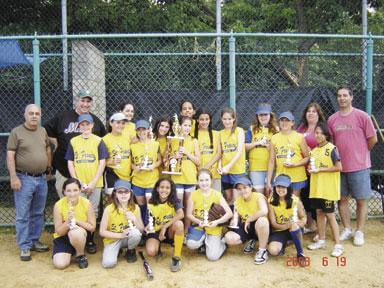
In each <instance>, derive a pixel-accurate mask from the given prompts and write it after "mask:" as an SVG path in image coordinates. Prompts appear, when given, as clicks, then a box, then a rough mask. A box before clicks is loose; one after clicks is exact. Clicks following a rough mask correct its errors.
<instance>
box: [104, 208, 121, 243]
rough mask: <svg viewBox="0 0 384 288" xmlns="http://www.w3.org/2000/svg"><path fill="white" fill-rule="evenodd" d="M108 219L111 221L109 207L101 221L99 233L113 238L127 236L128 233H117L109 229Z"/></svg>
mask: <svg viewBox="0 0 384 288" xmlns="http://www.w3.org/2000/svg"><path fill="white" fill-rule="evenodd" d="M108 221H109V211H108V209H104V213H103V217H102V218H101V221H100V228H99V234H100V236H101V237H104V238H113V239H123V238H125V237H126V233H124V232H123V233H116V232H112V231H108V229H107V227H108Z"/></svg>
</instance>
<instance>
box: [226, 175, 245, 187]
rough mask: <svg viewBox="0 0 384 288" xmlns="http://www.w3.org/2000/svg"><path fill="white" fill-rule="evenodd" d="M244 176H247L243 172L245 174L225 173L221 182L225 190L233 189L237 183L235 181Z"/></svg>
mask: <svg viewBox="0 0 384 288" xmlns="http://www.w3.org/2000/svg"><path fill="white" fill-rule="evenodd" d="M243 177H246V174H245V173H243V174H225V175H222V176H221V183H222V186H223V190H228V189H233V185H235V183H236V182H237V181H238V180H239V179H241V178H243Z"/></svg>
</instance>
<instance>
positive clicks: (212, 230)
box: [191, 189, 223, 236]
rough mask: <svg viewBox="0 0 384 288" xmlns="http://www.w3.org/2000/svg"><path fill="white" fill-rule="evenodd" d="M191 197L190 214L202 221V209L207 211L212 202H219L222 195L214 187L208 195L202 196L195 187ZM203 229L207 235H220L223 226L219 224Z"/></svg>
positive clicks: (199, 228)
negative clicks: (191, 209)
mask: <svg viewBox="0 0 384 288" xmlns="http://www.w3.org/2000/svg"><path fill="white" fill-rule="evenodd" d="M191 197H192V201H193V211H192V215H193V216H195V217H196V218H198V219H200V220H201V221H203V220H204V211H209V209H210V208H211V206H212V204H213V203H215V204H220V200H221V197H223V196H222V195H221V193H220V192H219V191H216V190H214V189H211V191H210V192H209V195H208V196H204V195H203V193H202V192H201V190H200V189H197V190H196V191H194V192H192V195H191ZM196 229H198V230H202V229H203V228H201V227H199V226H197V227H196ZM204 229H205V232H206V233H207V234H208V235H216V236H219V235H221V233H222V230H223V228H222V227H220V226H216V227H205V228H204Z"/></svg>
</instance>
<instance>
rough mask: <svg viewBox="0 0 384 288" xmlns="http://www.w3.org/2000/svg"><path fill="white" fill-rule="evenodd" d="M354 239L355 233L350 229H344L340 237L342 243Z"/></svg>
mask: <svg viewBox="0 0 384 288" xmlns="http://www.w3.org/2000/svg"><path fill="white" fill-rule="evenodd" d="M352 237H353V232H352V230H351V229H350V228H344V230H343V232H341V235H340V241H345V240H349V239H351V238H352Z"/></svg>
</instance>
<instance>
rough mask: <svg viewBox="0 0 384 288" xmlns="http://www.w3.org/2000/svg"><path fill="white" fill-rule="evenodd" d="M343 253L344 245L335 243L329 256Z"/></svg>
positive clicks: (338, 255)
mask: <svg viewBox="0 0 384 288" xmlns="http://www.w3.org/2000/svg"><path fill="white" fill-rule="evenodd" d="M343 253H344V247H343V245H341V244H336V245H335V246H333V249H332V252H331V256H332V257H340V256H341V255H342V254H343Z"/></svg>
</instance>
